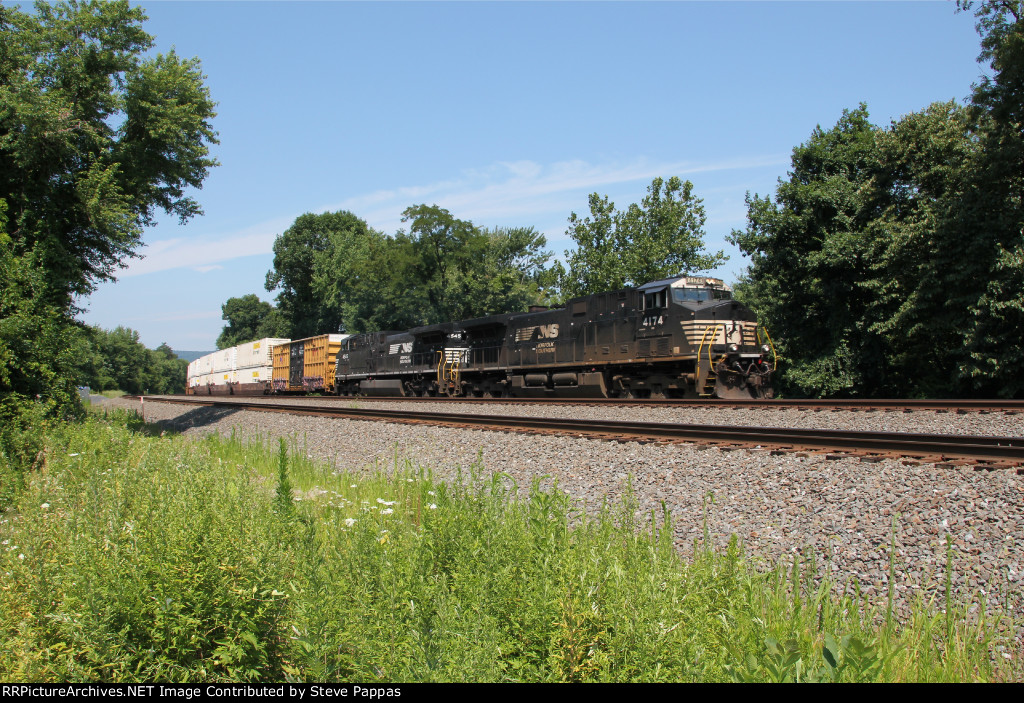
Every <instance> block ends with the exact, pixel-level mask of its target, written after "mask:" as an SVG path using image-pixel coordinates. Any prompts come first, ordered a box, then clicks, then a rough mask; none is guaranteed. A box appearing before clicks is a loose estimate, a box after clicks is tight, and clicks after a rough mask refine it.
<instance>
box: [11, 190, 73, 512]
mask: <svg viewBox="0 0 1024 703" xmlns="http://www.w3.org/2000/svg"><path fill="white" fill-rule="evenodd" d="M48 285H49V282H48V280H47V272H46V270H45V269H43V268H42V267H41V266H40V265H39V264H38V263H36V262H33V261H30V260H29V259H28V258H27V257H24V256H18V255H17V254H16V253H15V251H14V247H13V246H12V243H11V238H10V237H9V236H8V235H7V232H6V217H5V203H4V201H3V200H2V199H0V484H3V483H5V482H7V481H11V480H14V481H18V480H20V479H17V478H15V477H14V476H7V475H5V474H6V473H7V471H8V467H14V468H16V469H18V470H21V469H24V468H26V467H27V466H28V465H30V464H31V463H32V462H33V461H34V459H35V455H36V452H38V450H39V449H40V444H39V439H38V437H39V435H38V430H39V429H40V425H41V424H42V423H43V422H45V421H46V420H47V419H53V418H64V417H67V416H69V415H75V414H77V413H78V412H79V411H80V409H81V407H80V404H79V401H78V393H77V392H76V391H75V388H74V385H73V376H74V369H75V363H76V357H75V354H74V350H75V347H76V342H77V335H76V333H77V329H76V328H75V327H74V325H73V323H72V320H71V316H70V314H69V312H68V310H67V309H66V308H61V307H58V306H55V305H53V304H52V303H50V302H48V301H47V299H46V296H45V291H46V289H47V286H48ZM8 488H9V486H0V489H3V490H0V505H2V503H3V502H4V500H5V495H4V494H5V492H6V489H8Z"/></svg>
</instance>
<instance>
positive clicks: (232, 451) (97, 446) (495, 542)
mask: <svg viewBox="0 0 1024 703" xmlns="http://www.w3.org/2000/svg"><path fill="white" fill-rule="evenodd" d="M40 461H41V462H42V466H43V468H45V471H41V472H37V473H35V474H33V475H32V476H31V478H30V480H29V481H28V482H27V485H26V486H25V488H24V489H23V490H21V491H20V492H19V494H18V495H17V497H16V502H15V503H14V504H13V505H12V509H11V510H9V511H8V512H7V513H6V514H5V515H4V521H3V522H0V543H2V550H0V569H2V573H3V574H4V577H3V586H2V588H0V641H2V646H0V678H2V679H3V680H5V681H21V680H32V681H96V680H103V681H143V680H146V681H150V680H174V681H180V682H186V681H276V680H282V679H287V680H317V681H335V680H340V681H353V680H354V681H373V680H386V681H729V680H736V681H775V680H778V681H787V680H788V681H793V680H800V681H863V680H867V681H876V680H884V681H890V680H896V681H950V680H1020V678H1021V677H1022V672H1021V670H1020V662H1019V661H1017V660H1007V659H1005V658H1004V657H1003V656H1001V655H1000V653H999V652H1000V650H998V649H997V647H999V646H1000V645H1001V644H1003V643H1002V642H1000V640H999V639H998V638H997V632H1012V631H1013V627H1014V624H1013V623H1010V622H1008V621H1007V620H1005V619H1000V618H995V619H989V618H986V617H985V616H984V615H983V613H984V612H985V610H986V609H985V607H984V604H982V605H981V608H980V609H979V610H977V612H978V613H981V614H982V615H969V614H968V607H967V604H958V603H957V602H956V601H955V599H950V600H949V602H944V603H942V604H924V603H918V604H917V605H916V606H915V607H914V609H913V613H912V615H910V616H909V618H908V619H906V621H905V622H902V623H899V622H897V619H896V618H895V617H894V616H893V613H892V608H891V605H888V604H883V605H879V606H878V607H875V606H873V605H872V604H869V603H867V602H866V601H861V600H859V599H857V598H851V597H837V596H835V595H833V592H832V588H831V587H832V584H830V583H829V582H828V581H827V580H821V581H819V580H817V579H816V577H815V574H814V573H813V571H812V570H810V569H809V568H808V567H807V566H806V565H805V564H803V563H801V562H800V561H799V560H798V561H797V562H795V563H793V564H792V565H790V566H789V567H788V568H784V567H782V566H780V567H779V568H777V569H774V570H769V571H768V572H767V573H762V572H759V571H758V569H757V568H755V562H754V561H753V560H751V559H749V558H748V557H747V556H746V555H744V554H742V553H741V551H740V550H739V549H738V548H737V546H736V543H735V542H733V543H732V544H731V545H730V546H729V548H728V549H727V550H725V551H719V552H713V551H711V550H708V549H704V548H703V547H701V546H700V545H697V548H696V556H694V557H693V558H692V559H691V560H689V561H686V560H682V559H681V558H680V557H679V555H678V553H677V551H676V549H675V547H674V545H673V543H672V535H671V530H670V529H668V518H667V516H661V515H652V516H646V517H644V516H640V517H638V516H637V512H636V506H635V505H634V504H632V503H631V502H630V500H629V499H627V500H626V501H625V502H624V503H623V504H622V505H617V506H608V507H607V508H606V509H605V510H604V511H603V512H602V513H601V514H600V515H599V516H597V517H587V516H585V515H584V514H582V513H581V512H580V511H579V510H578V509H577V507H576V506H574V505H572V504H571V502H570V501H569V499H568V498H567V497H566V496H565V494H564V493H562V492H561V491H559V490H557V489H556V490H551V491H544V490H541V489H540V488H539V487H538V486H537V485H534V486H532V487H529V488H528V489H527V488H526V487H523V489H524V492H523V493H517V492H516V490H515V487H514V486H512V485H510V483H509V482H508V480H507V478H506V477H502V476H500V475H499V476H494V477H490V478H484V477H482V475H481V473H480V469H481V467H479V466H477V467H474V468H473V469H472V470H470V471H469V472H468V473H467V475H465V476H463V477H462V479H461V480H459V481H457V482H455V483H454V484H453V485H447V484H444V483H440V482H435V481H433V480H432V479H431V477H430V474H429V472H426V471H423V470H413V468H412V467H411V466H410V465H409V464H405V465H404V466H398V461H397V459H396V466H395V467H388V468H389V470H387V471H384V470H381V471H378V472H376V473H375V474H374V475H372V476H369V477H367V476H364V475H356V474H353V473H350V472H348V471H345V470H335V469H334V467H329V466H324V465H321V464H318V463H316V462H314V461H311V460H310V459H308V458H307V457H306V453H305V452H304V451H301V448H300V447H297V446H292V447H291V450H290V451H288V450H287V448H286V447H285V446H284V445H283V443H282V444H280V445H278V446H260V445H245V444H243V443H242V442H241V441H239V440H237V439H235V438H231V439H223V438H217V437H210V438H208V439H207V440H205V441H202V442H189V441H186V440H184V439H182V438H177V437H174V436H161V433H159V432H157V431H155V430H154V428H152V427H147V426H144V425H143V424H142V423H141V421H140V420H139V419H138V418H137V417H134V416H123V415H121V416H116V417H114V418H112V419H110V420H108V421H103V420H100V419H90V420H88V421H85V422H83V423H72V424H66V425H62V426H59V427H56V428H54V430H53V431H52V432H51V433H50V434H49V435H48V436H47V437H46V439H45V450H44V454H43V457H42V458H41V459H40ZM287 484H290V485H291V486H292V488H291V489H290V490H289V488H288V486H287ZM289 498H291V499H290V500H289ZM940 606H941V607H945V608H946V614H942V613H940V612H938V607H940ZM990 610H991V609H990ZM1016 624H1017V625H1019V623H1016ZM1000 628H1002V629H1000Z"/></svg>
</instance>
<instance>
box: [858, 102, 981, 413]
mask: <svg viewBox="0 0 1024 703" xmlns="http://www.w3.org/2000/svg"><path fill="white" fill-rule="evenodd" d="M971 131H972V122H971V119H970V112H969V111H968V110H967V109H965V108H964V107H962V106H959V105H957V104H956V103H955V102H948V103H935V104H933V105H931V106H930V107H928V108H927V109H926V110H923V111H921V112H917V113H911V114H909V115H906V116H905V117H903V118H902V119H901V120H900V121H899V122H896V123H894V124H892V125H891V126H890V127H889V128H888V129H885V130H878V131H877V132H876V134H875V145H876V148H877V152H876V155H877V158H878V163H877V167H876V169H875V175H874V176H873V178H872V181H871V183H870V185H869V190H870V196H869V199H870V200H871V201H872V207H873V211H872V212H873V214H872V217H873V219H872V221H871V222H870V224H869V225H868V227H867V229H868V236H867V240H868V241H867V243H866V246H867V249H866V250H865V251H864V252H863V256H864V257H865V259H866V260H867V261H868V262H870V269H871V271H870V272H868V273H867V274H866V281H865V283H864V284H863V285H864V289H865V290H866V291H867V292H868V293H869V298H868V304H867V307H866V309H865V311H864V315H865V317H864V320H863V323H862V326H863V328H864V330H865V333H866V334H871V335H878V337H879V339H880V341H881V342H882V343H883V344H884V347H885V356H886V365H887V367H888V370H889V373H888V376H887V378H886V379H884V382H882V380H881V379H879V382H878V383H877V384H876V388H875V389H874V390H873V392H875V393H885V394H887V395H928V396H932V397H935V396H947V395H951V394H956V393H958V392H962V391H963V388H962V387H960V386H961V385H962V384H961V383H959V381H958V376H959V373H958V371H957V365H958V362H957V356H958V355H959V354H961V353H962V351H961V350H962V349H963V347H964V335H965V333H966V331H967V329H968V326H969V325H968V319H967V318H968V317H969V316H970V315H971V311H972V310H974V309H976V307H977V303H978V297H979V295H980V292H981V291H980V289H979V285H984V283H983V280H974V279H975V278H976V277H978V276H980V277H981V278H982V279H984V278H985V277H986V276H987V274H986V273H984V272H981V271H978V270H972V269H974V264H975V263H977V258H976V257H977V253H978V252H976V251H974V250H973V249H974V243H975V240H974V238H973V237H972V236H970V235H969V234H968V232H966V231H965V230H964V228H963V223H962V216H961V215H962V207H963V202H964V197H965V196H966V195H967V189H968V179H969V178H970V173H971V171H972V170H973V164H974V163H975V162H976V160H977V159H978V157H979V153H978V141H977V140H976V139H974V138H972V136H971ZM982 266H983V267H984V268H988V264H982Z"/></svg>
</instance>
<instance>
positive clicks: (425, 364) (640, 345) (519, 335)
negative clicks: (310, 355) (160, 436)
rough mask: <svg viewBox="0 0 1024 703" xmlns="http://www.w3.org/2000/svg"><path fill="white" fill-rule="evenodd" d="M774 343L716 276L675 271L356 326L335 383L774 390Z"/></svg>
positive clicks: (364, 389)
mask: <svg viewBox="0 0 1024 703" xmlns="http://www.w3.org/2000/svg"><path fill="white" fill-rule="evenodd" d="M775 365H776V355H775V352H774V347H773V345H772V342H771V339H770V337H768V334H767V332H766V331H765V330H764V329H763V328H761V327H759V326H758V324H757V320H756V319H755V317H754V314H753V313H752V312H751V311H750V310H749V309H748V308H746V307H745V306H743V305H742V304H740V303H738V302H736V301H735V300H733V299H732V291H731V289H730V288H729V287H728V286H726V285H725V284H724V283H723V282H722V281H721V280H719V279H715V278H704V277H695V276H682V277H679V278H672V279H667V280H663V281H655V282H653V283H648V284H646V285H643V286H640V287H639V288H625V289H623V290H618V291H612V292H610V293H599V294H597V295H590V296H586V297H582V298H574V299H572V300H570V301H569V302H568V303H567V304H566V306H565V307H564V308H554V309H547V308H532V309H531V311H530V312H526V313H509V314H504V315H491V316H489V317H482V318H479V319H476V320H464V321H462V322H446V323H441V324H436V325H426V326H424V327H417V328H415V329H411V330H409V331H407V332H394V331H392V332H372V333H368V334H356V335H352V336H350V337H348V338H346V339H345V340H344V341H343V342H342V346H341V350H340V351H339V352H338V356H337V366H336V372H335V386H334V388H335V392H336V393H338V394H339V395H395V396H468V397H543V396H553V397H563V396H564V397H622V398H690V397H693V398H696V397H718V398H770V397H771V396H772V383H771V377H772V372H773V371H774V369H775Z"/></svg>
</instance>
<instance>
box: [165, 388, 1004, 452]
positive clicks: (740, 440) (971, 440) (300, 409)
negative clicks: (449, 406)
mask: <svg viewBox="0 0 1024 703" xmlns="http://www.w3.org/2000/svg"><path fill="white" fill-rule="evenodd" d="M150 400H151V401H157V402H177V403H186V404H197V405H213V406H219V407H234V408H239V409H244V410H258V411H263V412H287V413H290V414H299V415H319V416H325V417H332V418H343V419H350V420H376V421H381V420H383V421H390V422H405V423H409V422H412V423H425V424H436V425H454V426H458V427H480V428H491V429H499V430H502V429H515V430H523V431H533V432H550V433H558V434H565V435H572V436H598V437H605V438H632V439H659V440H668V441H686V442H717V443H728V444H742V445H759V446H765V445H768V446H772V447H789V448H794V449H797V448H799V449H815V450H821V449H825V450H843V451H857V452H876V453H893V454H899V455H901V456H911V457H933V458H937V457H942V458H958V459H982V460H985V461H1009V462H1014V463H1020V462H1024V437H992V436H976V435H952V434H913V433H903V432H865V431H852V430H818V429H804V428H786V427H749V426H748V427H744V426H729V425H687V424H676V423H654V422H625V421H619V420H575V419H564V418H545V417H513V416H505V415H466V414H461V413H443V412H418V411H412V410H409V411H406V410H374V409H371V408H349V407H344V408H342V407H330V406H323V405H310V404H309V403H294V402H292V403H289V402H284V403H280V402H275V403H260V402H252V401H245V400H231V399H223V398H220V399H218V398H200V399H195V400H193V399H187V400H186V399H182V398H173V399H168V398H166V397H163V398H157V397H151V398H150Z"/></svg>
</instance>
